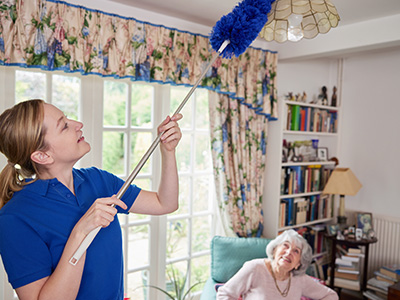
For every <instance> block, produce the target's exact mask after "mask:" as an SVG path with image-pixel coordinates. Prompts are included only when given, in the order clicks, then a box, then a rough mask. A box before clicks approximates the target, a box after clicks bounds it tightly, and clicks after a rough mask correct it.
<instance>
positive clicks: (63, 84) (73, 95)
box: [52, 75, 81, 120]
mask: <svg viewBox="0 0 400 300" xmlns="http://www.w3.org/2000/svg"><path fill="white" fill-rule="evenodd" d="M80 98H81V80H80V79H79V78H77V77H71V76H61V75H53V87H52V103H53V104H54V105H55V106H57V107H58V108H59V109H61V110H62V111H63V112H64V114H66V115H67V116H68V118H70V119H73V120H78V119H79V116H78V114H79V111H78V110H79V102H80Z"/></svg>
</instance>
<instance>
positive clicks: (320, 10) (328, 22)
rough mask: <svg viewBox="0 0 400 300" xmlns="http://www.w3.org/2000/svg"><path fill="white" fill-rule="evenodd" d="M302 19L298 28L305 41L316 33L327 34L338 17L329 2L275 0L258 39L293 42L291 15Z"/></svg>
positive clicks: (336, 23)
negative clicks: (291, 36) (299, 16)
mask: <svg viewBox="0 0 400 300" xmlns="http://www.w3.org/2000/svg"><path fill="white" fill-rule="evenodd" d="M293 14H294V15H301V16H302V17H303V19H302V21H301V23H300V25H298V27H299V28H301V30H302V34H303V37H304V38H306V39H312V38H314V37H315V36H316V35H317V34H318V33H327V32H328V31H329V30H330V29H331V28H332V27H336V26H337V25H338V23H339V20H340V17H339V15H338V13H337V11H336V8H335V6H334V5H333V4H332V3H331V1H330V0H275V1H274V2H273V3H272V5H271V11H270V12H269V14H268V21H267V23H266V24H265V25H264V28H263V29H262V30H261V32H260V37H261V38H263V39H265V40H267V41H268V42H270V41H273V40H275V41H277V42H279V43H283V42H286V41H287V40H293V41H295V40H294V39H291V38H290V37H289V35H290V34H289V33H288V31H289V32H290V31H291V30H290V28H291V27H292V28H293V26H290V24H289V19H290V18H291V17H290V16H291V15H293Z"/></svg>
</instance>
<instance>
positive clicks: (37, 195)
mask: <svg viewBox="0 0 400 300" xmlns="http://www.w3.org/2000/svg"><path fill="white" fill-rule="evenodd" d="M73 177H74V187H75V195H76V196H75V195H74V194H72V193H71V191H70V190H69V189H68V188H67V187H65V186H64V185H63V184H62V183H61V182H59V181H58V180H57V179H50V180H38V181H36V182H33V183H32V184H28V185H27V186H25V187H24V188H23V189H22V190H21V191H19V192H16V193H14V196H13V197H12V199H11V200H10V201H9V202H8V203H7V204H6V205H5V206H4V207H3V208H2V209H0V255H1V257H2V260H3V264H4V267H5V269H6V272H7V274H8V280H9V282H10V283H11V285H12V286H13V288H18V287H21V286H24V285H26V284H28V283H31V282H34V281H36V280H39V279H41V278H44V277H46V276H49V275H51V274H52V273H53V271H54V270H55V268H56V266H57V264H58V261H59V260H60V257H61V254H62V252H63V250H64V246H65V244H66V242H67V240H68V237H69V235H70V233H71V231H72V229H73V227H74V226H75V224H76V223H77V222H78V221H79V219H80V218H81V217H82V216H83V215H84V214H85V212H86V211H87V210H88V209H89V207H90V206H91V205H92V204H93V202H94V201H95V200H96V199H97V198H104V197H110V196H112V195H115V194H117V193H118V191H119V189H120V188H121V186H122V185H123V183H124V182H123V181H122V180H121V179H119V178H118V177H116V176H114V175H113V174H110V173H108V172H106V171H103V170H100V169H97V168H88V169H79V170H78V169H73ZM139 192H140V189H139V188H138V187H136V186H135V185H132V186H130V187H129V188H128V190H127V191H126V192H125V194H124V196H123V197H122V199H121V200H122V201H124V202H125V203H126V205H127V206H128V208H130V207H131V206H132V204H133V202H134V201H135V199H136V197H137V196H138V194H139ZM117 208H118V212H120V213H127V211H124V210H122V209H121V208H119V207H117ZM123 270H124V268H123V255H122V234H121V228H120V224H119V221H118V218H117V217H115V219H114V221H113V222H111V224H110V225H109V226H108V227H106V228H102V229H101V230H100V232H99V233H98V235H97V236H96V238H95V239H94V240H93V242H92V244H91V245H90V246H89V248H88V250H87V253H86V261H85V267H84V270H83V274H82V281H81V286H80V289H79V292H78V296H77V298H76V299H85V300H87V299H96V300H102V299H104V300H106V299H107V300H111V299H112V300H114V299H115V300H116V299H118V300H120V299H123V295H124V289H123Z"/></svg>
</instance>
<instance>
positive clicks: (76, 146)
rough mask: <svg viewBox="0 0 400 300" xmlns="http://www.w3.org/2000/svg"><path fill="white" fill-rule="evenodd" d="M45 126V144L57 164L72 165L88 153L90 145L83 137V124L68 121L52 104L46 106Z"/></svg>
mask: <svg viewBox="0 0 400 300" xmlns="http://www.w3.org/2000/svg"><path fill="white" fill-rule="evenodd" d="M43 125H44V127H45V128H46V135H45V142H46V145H48V146H49V150H48V151H46V152H47V153H49V154H50V155H51V156H52V157H53V159H54V161H55V162H58V163H61V164H66V165H69V164H72V166H73V165H74V164H75V163H76V162H77V161H78V160H79V159H80V158H81V157H82V156H83V155H85V154H86V153H87V152H89V151H90V145H89V144H88V143H87V142H86V141H85V139H84V137H83V132H82V130H81V129H82V127H83V124H82V123H81V122H77V121H73V120H70V119H68V118H67V117H66V116H65V115H64V113H63V112H62V111H61V110H59V109H58V108H57V107H55V106H53V105H51V104H47V103H45V104H44V120H43Z"/></svg>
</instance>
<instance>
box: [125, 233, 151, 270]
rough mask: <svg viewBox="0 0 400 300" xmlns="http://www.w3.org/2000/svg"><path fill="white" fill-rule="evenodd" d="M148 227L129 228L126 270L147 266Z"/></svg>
mask: <svg viewBox="0 0 400 300" xmlns="http://www.w3.org/2000/svg"><path fill="white" fill-rule="evenodd" d="M149 230H150V229H149V226H148V225H141V226H131V227H129V243H128V256H127V260H128V269H133V268H138V267H143V266H145V265H148V264H149Z"/></svg>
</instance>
